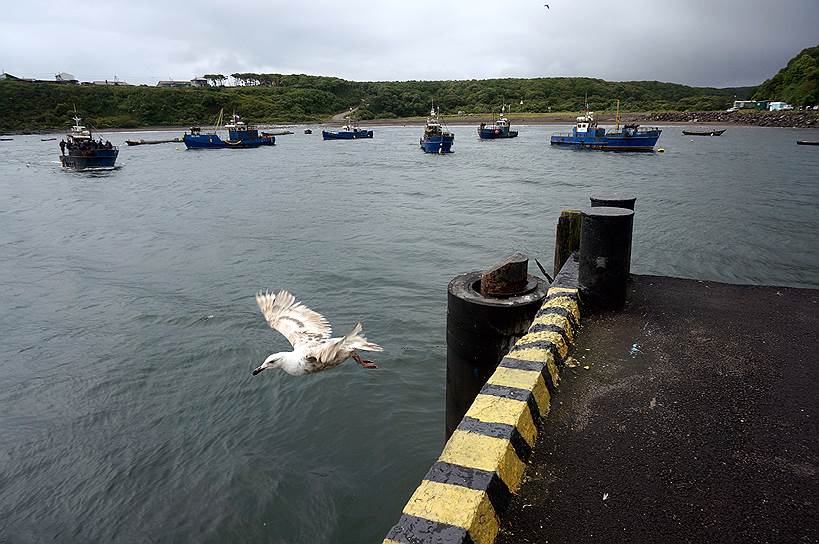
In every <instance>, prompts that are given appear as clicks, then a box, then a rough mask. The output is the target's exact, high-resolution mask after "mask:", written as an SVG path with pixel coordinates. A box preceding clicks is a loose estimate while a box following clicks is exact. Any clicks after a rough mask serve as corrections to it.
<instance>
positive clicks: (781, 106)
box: [768, 102, 793, 111]
mask: <svg viewBox="0 0 819 544" xmlns="http://www.w3.org/2000/svg"><path fill="white" fill-rule="evenodd" d="M792 109H793V106H791V105H790V104H788V103H787V102H771V103H769V104H768V110H770V111H781V110H792Z"/></svg>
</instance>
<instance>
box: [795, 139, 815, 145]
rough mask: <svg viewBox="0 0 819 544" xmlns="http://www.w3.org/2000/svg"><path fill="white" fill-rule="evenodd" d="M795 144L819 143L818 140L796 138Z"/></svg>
mask: <svg viewBox="0 0 819 544" xmlns="http://www.w3.org/2000/svg"><path fill="white" fill-rule="evenodd" d="M796 145H819V141H814V140H796Z"/></svg>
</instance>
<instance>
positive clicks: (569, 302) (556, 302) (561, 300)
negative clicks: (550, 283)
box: [541, 297, 580, 323]
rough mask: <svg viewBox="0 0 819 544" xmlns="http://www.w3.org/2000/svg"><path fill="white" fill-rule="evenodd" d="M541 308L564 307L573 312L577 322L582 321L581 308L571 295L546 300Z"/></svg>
mask: <svg viewBox="0 0 819 544" xmlns="http://www.w3.org/2000/svg"><path fill="white" fill-rule="evenodd" d="M541 308H563V309H565V310H567V311H569V312H571V313H572V314H574V318H575V319H576V320H577V322H578V323H579V322H580V309H579V308H578V307H577V302H575V301H574V299H571V298H569V297H557V298H553V299H551V300H548V301H546V302H545V303H544V304H543V306H541Z"/></svg>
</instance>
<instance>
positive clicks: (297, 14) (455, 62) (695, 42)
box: [0, 0, 819, 87]
mask: <svg viewBox="0 0 819 544" xmlns="http://www.w3.org/2000/svg"><path fill="white" fill-rule="evenodd" d="M546 2H548V3H549V8H548V9H547V8H546V7H545V6H544V3H546ZM0 9H2V15H0V70H3V71H6V72H9V73H11V74H14V75H18V76H23V77H37V78H43V79H46V78H48V79H51V78H53V76H54V74H55V73H57V72H62V71H64V72H69V73H72V74H74V75H75V76H77V77H78V78H79V79H81V80H94V79H113V78H114V76H117V77H118V78H119V79H121V80H126V81H128V82H130V83H151V84H153V83H155V82H156V81H157V80H159V79H169V78H173V79H190V78H191V77H193V76H197V75H202V74H204V73H223V74H230V73H234V72H279V73H307V74H316V75H332V76H339V77H343V78H346V79H353V80H359V81H363V80H407V79H469V78H491V77H539V76H589V77H599V78H603V79H607V80H621V81H622V80H659V81H672V82H677V83H685V84H689V85H704V86H717V87H725V86H740V85H756V84H758V83H761V82H762V81H763V80H765V79H767V78H768V77H770V76H772V75H773V74H775V73H776V71H777V70H779V69H780V68H781V67H783V66H784V65H785V63H786V62H787V61H788V59H790V58H791V57H792V56H793V55H795V54H796V53H797V52H798V51H799V50H801V49H803V48H805V47H810V46H814V45H816V44H817V43H819V30H817V29H818V28H819V0H781V1H779V2H777V1H773V2H762V1H757V0H745V1H736V0H617V1H604V0H586V1H578V0H507V1H491V0H437V1H427V0H414V1H409V0H401V1H398V0H381V1H374V0H371V1H369V2H362V1H358V0H345V1H338V0H318V1H313V0H301V1H298V0H297V1H290V2H283V1H274V0H187V1H175V0H163V1H157V0H138V1H136V0H93V1H87V0H66V1H57V0H22V1H3V2H2V4H0Z"/></svg>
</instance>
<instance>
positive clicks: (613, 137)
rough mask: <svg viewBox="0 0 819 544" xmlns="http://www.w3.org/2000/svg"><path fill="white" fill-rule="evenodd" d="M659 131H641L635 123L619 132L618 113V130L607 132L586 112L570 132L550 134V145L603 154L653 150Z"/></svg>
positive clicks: (660, 131)
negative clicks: (594, 150)
mask: <svg viewBox="0 0 819 544" xmlns="http://www.w3.org/2000/svg"><path fill="white" fill-rule="evenodd" d="M662 132H663V131H662V130H660V129H659V128H655V127H645V128H640V125H638V124H636V123H630V124H628V123H627V124H625V125H623V128H622V130H621V129H620V123H619V114H618V122H617V127H616V128H615V129H614V130H610V131H606V130H605V129H602V128H600V127H598V126H597V121H595V120H594V112H591V111H586V112H584V114H583V115H581V116H580V117H578V118H577V124H576V125H575V126H574V128H572V131H571V132H555V133H554V134H552V139H551V144H552V145H567V146H572V147H577V148H582V149H599V150H602V151H654V145H655V144H656V143H657V140H659V139H660V134H661V133H662Z"/></svg>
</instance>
